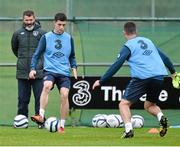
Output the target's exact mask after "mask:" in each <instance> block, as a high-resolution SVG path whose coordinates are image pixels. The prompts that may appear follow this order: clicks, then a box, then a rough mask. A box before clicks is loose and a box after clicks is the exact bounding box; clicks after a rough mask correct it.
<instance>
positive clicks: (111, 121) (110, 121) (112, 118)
mask: <svg viewBox="0 0 180 147" xmlns="http://www.w3.org/2000/svg"><path fill="white" fill-rule="evenodd" d="M106 121H107V127H108V128H118V127H120V126H122V125H123V121H122V118H121V116H120V115H117V114H110V115H108V116H107V117H106Z"/></svg>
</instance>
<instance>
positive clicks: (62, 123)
mask: <svg viewBox="0 0 180 147" xmlns="http://www.w3.org/2000/svg"><path fill="white" fill-rule="evenodd" d="M64 125H65V119H61V120H60V127H62V128H64Z"/></svg>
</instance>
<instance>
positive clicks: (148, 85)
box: [93, 22, 176, 138]
mask: <svg viewBox="0 0 180 147" xmlns="http://www.w3.org/2000/svg"><path fill="white" fill-rule="evenodd" d="M123 33H124V36H125V38H126V39H127V42H126V43H125V44H124V46H123V47H122V49H121V51H120V54H119V55H118V58H117V60H116V61H115V62H114V64H113V65H111V67H110V68H109V69H108V70H107V72H106V73H105V74H104V75H103V76H102V77H101V78H100V80H97V81H95V82H94V84H93V89H94V88H95V87H97V86H100V85H102V84H103V83H104V82H105V81H106V80H108V79H109V78H110V77H112V76H113V75H114V74H115V73H116V72H117V71H118V70H119V69H120V68H121V66H122V64H123V63H124V62H125V60H127V61H128V64H129V66H130V70H131V77H132V79H131V80H130V82H129V84H128V85H127V87H126V90H125V93H124V95H123V97H122V100H121V102H120V103H119V111H120V114H121V117H122V119H123V121H124V125H125V132H124V134H123V135H122V138H131V137H133V136H134V132H133V127H132V123H131V112H130V106H131V105H132V104H133V103H134V102H136V101H137V100H138V99H139V98H140V97H141V96H143V95H144V94H145V93H146V94H147V98H146V101H145V103H144V108H145V110H146V111H147V112H149V113H150V114H152V115H153V116H156V117H157V119H158V121H159V122H160V126H161V128H160V131H159V134H160V136H161V137H163V136H164V135H165V134H166V132H167V127H168V124H167V118H166V117H165V116H164V115H163V113H162V112H161V109H160V107H159V106H157V105H156V102H157V100H158V97H159V94H160V92H161V87H162V84H163V79H164V76H166V75H168V73H167V71H166V67H167V68H168V69H169V71H170V72H171V74H172V77H175V76H176V72H175V69H174V66H173V64H172V62H171V61H170V60H169V58H168V57H167V56H166V55H165V54H164V53H162V52H161V51H160V50H159V49H158V48H156V46H155V45H154V44H153V42H152V41H151V40H149V39H148V38H145V37H138V36H137V33H136V25H135V24H134V23H133V22H127V23H126V24H125V25H124V32H123ZM165 66H166V67H165Z"/></svg>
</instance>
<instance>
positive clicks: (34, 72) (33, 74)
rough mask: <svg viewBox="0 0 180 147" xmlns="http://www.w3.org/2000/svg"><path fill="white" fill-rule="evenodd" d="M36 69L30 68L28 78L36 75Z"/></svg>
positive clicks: (33, 77)
mask: <svg viewBox="0 0 180 147" xmlns="http://www.w3.org/2000/svg"><path fill="white" fill-rule="evenodd" d="M35 76H36V71H35V70H31V71H30V73H29V79H35V78H36V77H35Z"/></svg>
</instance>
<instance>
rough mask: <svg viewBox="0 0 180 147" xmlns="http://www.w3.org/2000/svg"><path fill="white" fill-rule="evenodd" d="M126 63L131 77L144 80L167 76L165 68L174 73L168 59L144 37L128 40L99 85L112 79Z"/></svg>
mask: <svg viewBox="0 0 180 147" xmlns="http://www.w3.org/2000/svg"><path fill="white" fill-rule="evenodd" d="M125 60H127V61H128V64H129V65H130V69H131V77H136V78H139V79H146V78H151V77H159V76H160V77H159V78H160V79H161V76H165V75H167V74H168V73H167V71H166V68H165V66H166V67H167V68H168V69H169V71H170V72H171V73H174V72H175V69H174V66H173V64H172V62H171V61H170V60H169V58H168V57H167V56H166V55H165V54H163V53H162V52H161V51H160V50H159V49H157V48H156V47H155V46H154V44H153V43H152V41H150V40H149V39H147V38H144V37H135V38H133V39H130V40H128V41H127V42H126V43H125V45H124V46H123V47H122V49H121V51H120V54H119V55H118V58H117V60H116V61H115V62H114V63H113V64H112V65H111V67H110V68H109V69H108V70H107V71H106V73H105V74H104V75H103V76H102V77H101V79H100V84H102V83H104V82H105V81H106V80H108V79H109V78H110V77H112V76H113V75H114V74H115V73H116V72H117V71H118V70H119V69H120V68H121V66H122V65H123V63H124V62H125Z"/></svg>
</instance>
